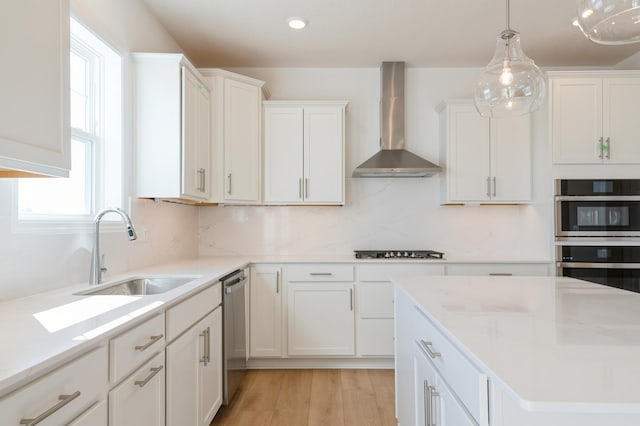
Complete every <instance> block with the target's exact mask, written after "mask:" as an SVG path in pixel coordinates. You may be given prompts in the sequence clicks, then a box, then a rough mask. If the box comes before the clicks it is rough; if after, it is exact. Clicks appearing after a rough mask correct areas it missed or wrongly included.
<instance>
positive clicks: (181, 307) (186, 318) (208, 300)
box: [166, 283, 222, 342]
mask: <svg viewBox="0 0 640 426" xmlns="http://www.w3.org/2000/svg"><path fill="white" fill-rule="evenodd" d="M221 286H222V285H221V284H220V283H217V284H215V285H214V286H213V287H209V288H208V289H206V290H204V291H201V292H200V293H198V294H196V295H194V296H192V297H190V298H189V299H187V300H185V301H184V302H182V303H180V304H178V305H176V306H174V307H173V308H171V309H169V310H168V311H167V313H166V321H167V322H166V325H167V341H169V342H170V341H172V340H173V339H175V338H176V337H178V336H179V335H180V334H182V333H183V332H185V331H186V330H187V329H188V328H189V327H191V326H192V325H193V324H195V323H196V322H198V321H199V320H200V319H201V318H203V317H204V316H205V315H206V314H208V313H209V312H211V311H213V310H214V309H215V308H216V306H218V305H219V304H220V303H222V293H221V291H220V288H221Z"/></svg>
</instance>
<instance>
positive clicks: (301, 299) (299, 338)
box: [287, 283, 355, 355]
mask: <svg viewBox="0 0 640 426" xmlns="http://www.w3.org/2000/svg"><path fill="white" fill-rule="evenodd" d="M288 295H289V297H288V335H287V337H288V341H289V355H354V354H355V332H354V330H355V328H354V311H353V302H354V301H353V284H351V283H349V284H336V283H289V288H288Z"/></svg>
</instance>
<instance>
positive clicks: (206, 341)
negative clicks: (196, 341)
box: [200, 327, 211, 367]
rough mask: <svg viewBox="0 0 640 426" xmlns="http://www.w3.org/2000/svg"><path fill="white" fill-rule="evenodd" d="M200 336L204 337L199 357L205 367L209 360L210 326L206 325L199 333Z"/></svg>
mask: <svg viewBox="0 0 640 426" xmlns="http://www.w3.org/2000/svg"><path fill="white" fill-rule="evenodd" d="M200 337H204V351H203V352H204V353H203V354H202V358H200V362H201V363H203V364H204V366H205V367H206V366H207V364H208V363H209V362H211V328H210V327H207V328H206V329H205V330H203V331H202V333H200Z"/></svg>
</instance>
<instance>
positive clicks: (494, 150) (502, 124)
mask: <svg viewBox="0 0 640 426" xmlns="http://www.w3.org/2000/svg"><path fill="white" fill-rule="evenodd" d="M491 169H492V170H491V174H492V177H491V178H492V179H493V180H492V182H491V184H492V188H491V199H492V200H493V201H498V200H499V201H527V200H530V199H531V116H530V115H528V114H527V115H522V116H518V117H509V118H508V119H493V120H491Z"/></svg>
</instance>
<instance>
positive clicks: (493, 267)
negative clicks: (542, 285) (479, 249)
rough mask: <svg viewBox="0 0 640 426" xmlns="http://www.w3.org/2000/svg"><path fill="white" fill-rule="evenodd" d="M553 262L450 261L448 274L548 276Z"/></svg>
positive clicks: (550, 273)
mask: <svg viewBox="0 0 640 426" xmlns="http://www.w3.org/2000/svg"><path fill="white" fill-rule="evenodd" d="M551 267H552V264H551V263H449V264H447V266H446V268H447V275H496V276H500V275H505V276H511V275H514V276H531V277H536V276H541V277H544V276H548V275H553V273H552V270H551Z"/></svg>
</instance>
